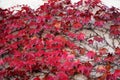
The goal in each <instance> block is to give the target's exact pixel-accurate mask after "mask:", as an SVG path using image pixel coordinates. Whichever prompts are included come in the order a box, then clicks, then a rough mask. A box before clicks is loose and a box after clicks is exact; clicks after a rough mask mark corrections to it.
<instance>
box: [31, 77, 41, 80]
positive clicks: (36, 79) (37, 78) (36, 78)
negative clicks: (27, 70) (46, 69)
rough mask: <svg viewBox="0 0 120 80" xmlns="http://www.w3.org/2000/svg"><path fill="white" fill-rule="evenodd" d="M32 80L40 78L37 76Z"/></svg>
mask: <svg viewBox="0 0 120 80" xmlns="http://www.w3.org/2000/svg"><path fill="white" fill-rule="evenodd" d="M33 80H41V79H40V78H39V77H38V76H37V77H35V78H34V79H33Z"/></svg>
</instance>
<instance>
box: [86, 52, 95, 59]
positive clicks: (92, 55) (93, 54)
mask: <svg viewBox="0 0 120 80" xmlns="http://www.w3.org/2000/svg"><path fill="white" fill-rule="evenodd" d="M86 55H87V56H88V57H89V58H94V57H95V55H96V53H95V52H94V51H88V52H87V54H86Z"/></svg>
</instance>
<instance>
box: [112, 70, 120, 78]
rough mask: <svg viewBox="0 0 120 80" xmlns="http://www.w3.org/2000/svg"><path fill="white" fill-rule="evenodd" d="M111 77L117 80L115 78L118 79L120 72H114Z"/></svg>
mask: <svg viewBox="0 0 120 80" xmlns="http://www.w3.org/2000/svg"><path fill="white" fill-rule="evenodd" d="M113 75H114V76H115V79H116V80H117V78H118V77H120V70H119V69H117V70H115V72H114V74H113Z"/></svg>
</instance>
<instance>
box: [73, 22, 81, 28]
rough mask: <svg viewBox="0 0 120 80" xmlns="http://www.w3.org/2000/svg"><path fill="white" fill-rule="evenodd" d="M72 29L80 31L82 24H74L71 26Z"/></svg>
mask: <svg viewBox="0 0 120 80" xmlns="http://www.w3.org/2000/svg"><path fill="white" fill-rule="evenodd" d="M73 27H74V28H80V29H81V28H82V24H81V23H74V24H73Z"/></svg>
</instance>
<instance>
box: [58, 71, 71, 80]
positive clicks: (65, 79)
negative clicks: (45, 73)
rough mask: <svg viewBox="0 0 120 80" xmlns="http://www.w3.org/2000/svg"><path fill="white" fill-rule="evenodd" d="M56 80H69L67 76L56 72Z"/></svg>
mask: <svg viewBox="0 0 120 80" xmlns="http://www.w3.org/2000/svg"><path fill="white" fill-rule="evenodd" d="M56 80H69V78H68V75H67V74H66V73H64V72H58V73H57V76H56Z"/></svg>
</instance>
